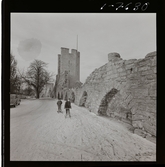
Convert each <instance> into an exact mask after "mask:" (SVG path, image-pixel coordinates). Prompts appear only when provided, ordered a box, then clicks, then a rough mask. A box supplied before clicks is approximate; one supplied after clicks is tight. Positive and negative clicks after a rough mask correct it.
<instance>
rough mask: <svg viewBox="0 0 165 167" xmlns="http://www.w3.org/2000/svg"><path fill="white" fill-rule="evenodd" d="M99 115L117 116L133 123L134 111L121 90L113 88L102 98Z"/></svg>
mask: <svg viewBox="0 0 165 167" xmlns="http://www.w3.org/2000/svg"><path fill="white" fill-rule="evenodd" d="M98 114H99V115H105V116H109V117H112V118H114V117H115V118H117V119H119V120H121V121H123V122H125V123H128V124H132V112H131V110H130V109H129V108H128V106H127V105H126V104H124V99H123V98H122V97H121V94H120V91H119V90H117V89H115V88H113V89H111V90H110V91H109V92H108V93H107V94H106V95H105V96H104V97H103V99H102V100H101V103H100V106H99V109H98Z"/></svg>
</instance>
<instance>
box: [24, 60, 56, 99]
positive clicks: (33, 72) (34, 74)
mask: <svg viewBox="0 0 165 167" xmlns="http://www.w3.org/2000/svg"><path fill="white" fill-rule="evenodd" d="M47 65H48V64H47V63H45V62H43V61H41V60H34V61H33V62H32V63H31V64H30V66H29V67H28V70H27V72H26V74H22V75H21V76H22V78H23V80H24V82H26V83H27V84H28V85H29V86H32V87H33V88H34V90H35V92H36V97H37V98H39V97H40V93H41V92H42V90H43V89H44V86H45V85H46V84H47V83H48V82H49V81H51V79H52V76H53V74H51V73H50V72H48V71H47V70H46V67H47Z"/></svg>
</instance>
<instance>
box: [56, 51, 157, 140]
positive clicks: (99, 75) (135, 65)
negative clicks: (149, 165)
mask: <svg viewBox="0 0 165 167" xmlns="http://www.w3.org/2000/svg"><path fill="white" fill-rule="evenodd" d="M156 75H157V71H156V52H151V53H149V54H147V55H146V56H145V58H144V59H138V60H137V59H130V60H122V58H121V57H120V55H119V53H110V54H108V63H106V64H105V65H103V66H101V67H99V68H97V69H95V70H94V71H93V72H92V73H91V74H90V75H89V76H88V77H87V79H86V81H85V83H84V84H81V83H79V81H78V83H77V86H76V87H72V88H71V89H69V88H68V87H66V86H63V89H61V87H62V86H61V85H64V84H65V81H66V78H67V76H66V75H63V77H61V79H60V80H59V82H58V84H56V86H55V89H56V94H57V92H58V90H59V92H60V93H63V94H66V93H67V97H68V98H71V99H74V101H73V100H72V101H73V102H74V103H75V104H77V105H80V106H83V107H86V108H88V109H89V111H90V112H93V113H95V114H97V115H103V116H107V117H111V118H114V119H118V120H120V121H123V122H125V123H126V124H129V125H131V126H132V128H133V132H134V133H135V134H137V135H140V136H142V137H144V138H146V139H147V140H150V141H152V142H156ZM57 78H58V77H57ZM67 82H68V81H67ZM64 97H65V96H64Z"/></svg>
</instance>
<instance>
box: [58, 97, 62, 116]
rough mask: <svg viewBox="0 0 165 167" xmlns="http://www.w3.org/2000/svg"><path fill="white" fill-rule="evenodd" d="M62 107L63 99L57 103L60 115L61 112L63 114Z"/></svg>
mask: <svg viewBox="0 0 165 167" xmlns="http://www.w3.org/2000/svg"><path fill="white" fill-rule="evenodd" d="M61 105H62V101H61V99H58V101H57V106H58V111H57V112H58V113H59V112H61V113H62V110H61Z"/></svg>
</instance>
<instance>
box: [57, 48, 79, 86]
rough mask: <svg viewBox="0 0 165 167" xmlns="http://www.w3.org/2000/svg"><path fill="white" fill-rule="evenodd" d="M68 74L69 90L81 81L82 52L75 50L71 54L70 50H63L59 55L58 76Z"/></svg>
mask: <svg viewBox="0 0 165 167" xmlns="http://www.w3.org/2000/svg"><path fill="white" fill-rule="evenodd" d="M64 73H66V74H67V77H68V78H67V88H72V87H74V85H75V83H76V82H79V81H80V52H78V51H77V50H75V49H72V50H71V53H69V49H68V48H61V54H58V76H59V77H61V76H62V75H63V74H64Z"/></svg>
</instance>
